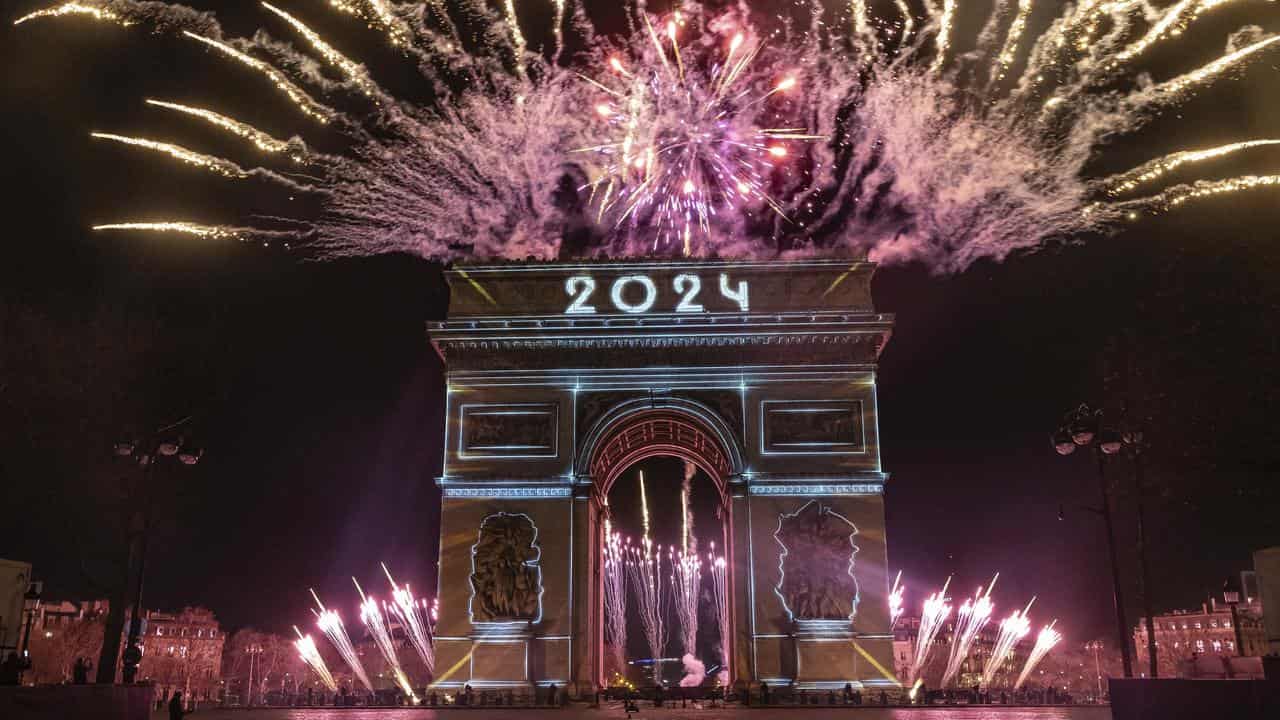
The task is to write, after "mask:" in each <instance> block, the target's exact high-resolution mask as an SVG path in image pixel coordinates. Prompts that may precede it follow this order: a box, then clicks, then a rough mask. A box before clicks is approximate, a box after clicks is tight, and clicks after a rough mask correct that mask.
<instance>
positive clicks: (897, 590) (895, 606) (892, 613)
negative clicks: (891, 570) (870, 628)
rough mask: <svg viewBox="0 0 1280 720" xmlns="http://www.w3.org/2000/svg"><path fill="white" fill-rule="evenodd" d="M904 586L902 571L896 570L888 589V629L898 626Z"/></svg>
mask: <svg viewBox="0 0 1280 720" xmlns="http://www.w3.org/2000/svg"><path fill="white" fill-rule="evenodd" d="M905 591H906V587H905V586H903V585H902V571H901V570H899V571H898V575H897V577H895V578H894V579H893V587H892V588H890V590H889V629H890V630H893V629H894V628H895V627H897V626H898V618H900V617H902V609H903V608H902V595H903V593H904V592H905Z"/></svg>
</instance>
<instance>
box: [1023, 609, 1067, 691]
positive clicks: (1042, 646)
mask: <svg viewBox="0 0 1280 720" xmlns="http://www.w3.org/2000/svg"><path fill="white" fill-rule="evenodd" d="M1056 624H1058V621H1057V620H1054V621H1053V622H1051V623H1049V624H1048V625H1045V626H1044V629H1042V630H1041V631H1040V634H1039V635H1037V636H1036V644H1035V647H1033V648H1031V654H1029V655H1028V656H1027V664H1026V665H1024V666H1023V667H1022V673H1021V674H1019V675H1018V682H1017V684H1015V685H1014V686H1013V687H1014V689H1015V690H1016V689H1018V688H1020V687H1022V685H1023V683H1025V682H1026V681H1027V678H1028V677H1030V676H1031V671H1032V670H1035V669H1036V665H1039V664H1040V661H1041V660H1043V659H1044V656H1045V655H1048V654H1049V651H1050V650H1052V649H1053V648H1054V646H1055V645H1057V644H1058V643H1059V642H1061V641H1062V634H1061V633H1059V632H1058V631H1057V630H1054V629H1053V626H1054V625H1056Z"/></svg>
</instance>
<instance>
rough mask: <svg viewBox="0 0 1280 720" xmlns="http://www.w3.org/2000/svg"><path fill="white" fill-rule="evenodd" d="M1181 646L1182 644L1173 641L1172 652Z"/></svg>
mask: <svg viewBox="0 0 1280 720" xmlns="http://www.w3.org/2000/svg"><path fill="white" fill-rule="evenodd" d="M1181 644H1182V643H1179V642H1178V641H1176V640H1175V641H1174V643H1173V649H1174V650H1177V649H1178V647H1179V646H1180V645H1181Z"/></svg>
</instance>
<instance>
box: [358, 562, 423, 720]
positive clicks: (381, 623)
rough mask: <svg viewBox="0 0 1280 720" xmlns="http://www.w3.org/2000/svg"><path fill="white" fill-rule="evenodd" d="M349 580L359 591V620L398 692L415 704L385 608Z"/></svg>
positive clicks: (414, 697)
mask: <svg viewBox="0 0 1280 720" xmlns="http://www.w3.org/2000/svg"><path fill="white" fill-rule="evenodd" d="M351 582H353V583H355V586H356V591H357V592H359V593H360V620H361V621H362V622H364V626H365V628H367V629H368V630H369V635H370V637H372V638H373V642H374V644H375V645H377V646H378V650H379V651H381V652H382V657H383V659H384V660H386V661H387V667H388V668H389V669H390V670H391V678H392V679H393V680H394V681H395V683H396V686H397V687H399V688H400V692H403V693H404V694H405V697H407V698H409V700H410V701H411V702H413V703H414V704H417V702H418V699H417V696H416V695H414V693H413V685H412V684H411V683H410V682H409V677H408V676H407V675H405V672H404V668H403V667H401V665H400V658H399V657H397V656H396V645H395V642H394V641H393V640H392V638H391V627H390V625H389V623H387V609H386V607H385V605H384V606H379V605H378V601H377V599H376V598H373V597H369V596H368V595H365V594H364V590H363V589H362V588H361V587H360V583H359V582H356V579H355V578H351Z"/></svg>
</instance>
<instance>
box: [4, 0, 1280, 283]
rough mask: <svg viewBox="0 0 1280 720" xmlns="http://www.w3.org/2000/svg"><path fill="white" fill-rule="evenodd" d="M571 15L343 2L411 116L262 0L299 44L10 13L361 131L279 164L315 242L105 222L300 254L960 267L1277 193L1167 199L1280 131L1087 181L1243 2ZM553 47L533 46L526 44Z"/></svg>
mask: <svg viewBox="0 0 1280 720" xmlns="http://www.w3.org/2000/svg"><path fill="white" fill-rule="evenodd" d="M580 3H581V0H579V2H577V3H571V2H567V1H566V0H555V2H554V3H553V5H554V13H551V14H550V16H551V17H552V18H553V21H554V27H552V28H550V32H549V33H543V32H542V29H537V30H538V32H537V34H536V35H535V34H533V31H534V30H535V28H522V27H521V22H520V16H521V15H522V13H521V12H519V3H517V2H515V0H505V2H504V3H502V6H501V9H495V8H494V7H493V4H492V3H485V2H481V0H433V2H430V3H426V4H424V5H413V4H408V3H399V2H392V1H390V0H376V1H375V0H331V2H330V3H329V6H330V7H331V8H332V9H334V10H336V11H338V12H339V13H341V14H345V15H349V16H354V17H357V18H360V19H362V20H363V21H364V22H365V23H367V24H368V26H369V27H370V28H371V29H373V30H374V31H376V32H378V33H380V34H382V35H383V36H384V37H385V38H386V40H387V41H388V42H389V43H390V44H391V45H392V46H393V47H394V48H396V49H397V50H399V51H400V52H401V54H402V55H404V57H406V58H408V59H409V60H410V62H412V63H414V64H415V65H416V66H417V68H418V69H419V70H420V72H421V73H422V75H423V79H424V80H425V83H426V86H427V87H428V88H430V90H431V93H430V98H431V99H430V100H428V101H426V102H423V103H413V102H410V101H406V100H401V99H397V98H394V97H391V96H389V95H388V94H387V93H386V92H385V91H384V90H383V89H382V88H381V87H380V86H379V85H378V83H377V82H376V81H375V80H374V78H373V75H372V74H371V73H370V72H369V71H368V69H366V68H365V67H364V66H363V65H361V64H360V63H358V62H357V61H355V60H353V59H351V58H349V57H348V56H346V55H345V54H343V53H342V52H340V51H339V50H338V49H337V48H338V45H339V44H340V43H335V42H332V41H330V40H327V39H325V38H323V37H321V36H320V35H319V34H318V33H317V32H315V31H314V30H313V29H312V27H311V26H310V25H308V24H307V20H309V18H300V17H296V16H294V15H293V14H290V13H289V12H286V11H285V10H282V9H280V8H278V7H275V6H273V5H267V4H264V6H263V11H264V13H265V15H266V17H267V18H268V19H270V21H271V22H272V23H273V25H278V26H279V27H281V28H282V29H284V30H285V31H286V32H289V33H291V34H292V35H294V36H295V37H298V38H300V39H301V42H302V49H298V48H295V47H294V46H292V45H290V44H288V43H284V42H280V41H277V40H274V39H272V38H271V37H270V36H269V35H267V34H266V33H265V32H259V33H257V34H255V35H254V36H253V37H251V38H232V37H227V36H225V34H224V33H223V31H222V29H221V27H220V26H219V25H218V23H217V22H216V20H215V19H214V18H213V17H212V16H211V15H209V14H207V13H202V12H198V11H195V10H191V9H190V8H186V7H184V6H181V5H169V4H166V3H161V2H142V1H140V0H82V1H80V2H68V3H62V4H58V5H54V6H51V7H49V8H45V9H41V10H37V11H35V12H32V13H30V14H27V15H25V16H22V17H20V18H17V19H16V22H17V23H20V24H22V25H24V27H28V28H34V27H37V26H40V25H48V24H50V23H51V22H53V21H55V19H62V21H64V22H65V21H72V20H74V19H82V20H89V21H96V22H103V23H113V24H117V25H121V26H142V27H149V28H152V29H154V30H156V31H158V32H163V33H170V34H175V35H177V36H179V37H183V38H186V39H188V40H191V41H192V44H193V46H195V47H201V48H204V49H207V50H209V51H211V52H213V53H215V54H217V55H219V56H221V57H223V58H225V59H226V60H228V61H229V62H231V63H233V64H236V65H239V66H240V67H242V68H243V69H245V70H247V71H249V72H251V73H253V74H254V75H256V76H257V78H258V79H259V81H260V82H261V87H262V88H263V89H264V90H266V91H268V92H274V93H278V94H279V96H280V97H282V98H283V99H285V100H286V101H287V102H288V103H289V105H290V106H292V107H293V108H294V109H295V110H296V111H297V112H298V113H299V115H300V118H299V119H300V120H302V121H303V122H302V123H301V129H302V130H305V131H312V130H314V129H315V126H317V125H324V126H329V127H331V128H335V129H337V130H338V131H339V132H341V133H343V134H344V135H345V136H346V137H348V138H349V140H350V146H349V150H348V152H345V153H344V154H343V155H342V156H341V157H332V158H327V161H326V162H320V163H316V166H317V167H316V170H317V171H318V176H317V177H316V178H314V179H305V180H293V179H292V178H291V176H287V175H280V176H279V177H281V178H283V179H285V180H287V181H289V182H301V183H302V184H304V185H306V186H308V187H314V188H315V189H316V190H319V191H322V192H321V193H320V195H321V197H322V198H323V199H322V202H321V204H322V210H321V211H320V212H319V214H318V215H317V216H315V217H303V218H295V221H297V222H301V223H302V225H303V226H305V229H301V230H300V229H297V228H298V227H299V225H298V224H287V225H285V226H284V227H282V228H275V227H263V228H246V227H242V226H239V225H236V224H230V225H227V226H226V227H225V228H221V226H217V225H213V224H205V223H199V222H192V221H184V220H161V221H155V222H115V223H111V224H104V225H100V226H99V227H101V228H104V229H106V228H110V229H116V230H120V229H126V228H127V229H133V230H146V231H157V232H187V233H192V232H193V231H197V230H198V232H194V234H199V235H204V236H207V237H224V238H240V239H250V240H263V241H267V242H272V241H282V240H293V241H303V240H305V241H307V243H308V245H309V247H311V248H313V250H314V251H315V252H316V253H317V254H319V255H322V256H327V257H340V256H347V255H368V254H375V253H384V252H393V251H406V252H410V253H415V254H419V255H422V256H426V257H430V258H440V259H443V258H455V257H485V258H490V257H505V258H525V257H527V256H534V257H541V258H554V257H561V256H565V255H575V254H577V255H583V254H586V255H590V254H597V253H605V254H609V255H614V256H616V255H635V254H645V255H651V254H655V253H657V254H671V255H681V254H685V255H699V256H701V255H719V256H722V257H723V256H775V255H779V254H783V255H786V254H833V255H866V256H869V257H870V258H871V259H872V260H876V261H880V262H893V261H912V260H918V261H923V262H925V263H927V264H928V265H929V266H930V267H932V268H933V269H934V270H935V271H938V272H951V271H959V270H963V269H964V268H966V267H967V266H969V265H970V264H972V263H973V262H975V261H977V260H980V259H983V258H993V259H996V260H999V259H1002V258H1004V257H1005V256H1007V255H1009V254H1010V253H1012V252H1016V251H1026V250H1032V249H1035V248H1037V247H1040V246H1041V245H1043V244H1044V243H1046V242H1047V241H1051V240H1053V239H1057V238H1067V237H1072V236H1078V235H1080V234H1082V233H1087V232H1094V231H1106V230H1107V229H1109V228H1112V227H1114V226H1116V225H1117V224H1118V223H1120V222H1122V221H1123V220H1125V219H1126V218H1140V217H1142V216H1143V215H1146V214H1150V213H1158V212H1164V211H1167V210H1170V209H1173V208H1177V207H1180V206H1184V205H1186V204H1188V203H1191V202H1193V201H1201V202H1206V201H1207V200H1208V199H1209V198H1212V197H1215V196H1220V195H1223V194H1229V193H1238V192H1245V191H1251V190H1256V189H1260V188H1269V187H1274V186H1276V185H1278V184H1280V175H1274V174H1271V175H1266V174H1263V175H1246V176H1243V177H1227V178H1222V177H1204V178H1201V179H1198V180H1196V179H1192V180H1189V181H1187V183H1186V184H1172V185H1170V184H1169V182H1170V180H1171V179H1173V178H1174V174H1173V173H1174V171H1175V169H1177V170H1178V171H1179V172H1183V171H1189V170H1190V169H1191V168H1192V167H1194V166H1195V164H1196V163H1197V162H1198V161H1200V160H1203V159H1208V158H1211V157H1217V156H1221V155H1223V154H1227V153H1231V154H1237V153H1249V152H1250V151H1251V150H1253V149H1254V148H1257V147H1259V146H1260V145H1267V144H1272V143H1274V142H1276V141H1274V140H1269V139H1266V138H1241V139H1240V140H1238V141H1236V142H1233V143H1229V144H1228V145H1225V146H1222V147H1220V148H1209V149H1207V150H1200V149H1197V150H1188V151H1180V152H1175V153H1173V154H1171V155H1168V156H1166V157H1165V158H1162V159H1158V160H1155V161H1152V163H1154V164H1152V163H1146V164H1144V165H1141V166H1139V167H1137V168H1134V169H1133V170H1129V171H1125V172H1121V173H1117V174H1116V175H1114V176H1110V177H1095V176H1092V175H1091V174H1090V168H1091V167H1093V166H1095V165H1096V164H1097V163H1093V162H1092V161H1094V160H1096V159H1097V158H1099V157H1100V156H1105V154H1106V151H1107V143H1108V142H1110V140H1111V139H1112V138H1115V137H1118V136H1122V135H1131V134H1133V133H1137V132H1140V131H1141V129H1142V127H1143V125H1144V124H1145V123H1146V122H1147V121H1148V120H1149V119H1150V118H1152V117H1154V116H1155V115H1157V114H1159V113H1162V112H1165V111H1167V110H1169V109H1170V108H1171V107H1173V106H1176V105H1177V104H1180V103H1182V102H1184V101H1186V100H1187V99H1188V98H1189V97H1191V96H1192V95H1193V94H1194V93H1196V92H1198V91H1199V90H1201V89H1202V88H1204V87H1206V86H1208V85H1210V84H1212V83H1218V82H1223V81H1225V80H1229V79H1230V78H1231V77H1232V76H1233V75H1235V74H1236V73H1237V72H1238V71H1240V70H1242V69H1243V68H1245V67H1246V66H1247V65H1249V64H1250V63H1253V62H1255V61H1256V60H1258V59H1259V58H1261V57H1264V56H1266V55H1270V54H1273V53H1274V52H1275V50H1276V48H1277V47H1280V37H1278V36H1275V35H1270V34H1266V33H1265V32H1263V31H1262V30H1260V29H1259V28H1257V27H1253V26H1249V27H1246V28H1243V29H1242V30H1241V31H1240V32H1238V33H1236V34H1234V35H1232V36H1231V37H1230V38H1229V39H1228V42H1227V43H1226V47H1225V49H1224V51H1223V52H1222V53H1221V54H1220V55H1219V56H1217V57H1216V58H1215V57H1206V58H1203V59H1201V60H1200V61H1199V63H1200V64H1198V65H1192V66H1191V68H1190V69H1187V70H1185V71H1184V72H1181V74H1176V73H1168V72H1166V73H1164V75H1163V76H1159V74H1158V73H1157V72H1155V71H1153V70H1152V68H1150V67H1146V66H1144V62H1146V59H1147V58H1148V57H1150V56H1151V55H1152V54H1153V52H1152V51H1153V50H1154V49H1155V48H1157V47H1159V46H1161V45H1171V44H1173V43H1176V42H1179V38H1185V37H1186V36H1188V35H1191V34H1193V33H1194V32H1196V31H1197V20H1198V19H1199V18H1200V17H1201V16H1202V15H1204V14H1206V13H1208V12H1209V11H1211V10H1214V9H1215V8H1219V7H1224V6H1228V5H1234V4H1239V3H1238V1H1237V0H1178V2H1175V3H1174V4H1172V5H1169V6H1168V7H1165V8H1154V7H1152V6H1150V5H1149V4H1147V3H1144V2H1138V1H1137V0H1119V1H1116V2H1094V1H1090V2H1080V3H1072V4H1066V5H1064V6H1063V9H1062V10H1061V11H1060V13H1059V14H1057V15H1056V16H1053V17H1047V18H1046V17H1043V16H1044V15H1046V13H1038V12H1034V11H1033V3H1032V1H1031V0H1017V1H1016V2H1014V0H1001V1H1000V2H995V3H993V4H992V8H993V9H992V11H991V13H990V15H989V17H988V18H987V20H986V22H985V23H982V24H981V30H980V32H978V33H977V35H976V36H975V37H973V38H966V37H962V30H961V28H963V27H968V26H970V25H972V23H970V22H967V21H966V22H962V21H961V20H962V18H961V17H960V16H961V15H962V14H968V13H971V12H972V11H970V10H968V9H967V8H961V6H960V3H959V2H957V1H956V0H941V2H937V3H934V2H927V3H924V4H923V5H922V6H920V7H919V8H915V9H913V8H912V7H911V5H909V4H907V3H905V2H902V0H895V2H894V3H892V4H890V3H880V4H878V9H877V10H872V8H871V5H870V4H869V3H866V2H864V0H856V1H855V2H851V3H844V4H835V6H834V7H832V8H828V7H826V5H829V4H822V3H796V4H795V7H794V8H789V9H788V10H786V11H784V12H782V13H780V15H779V16H778V17H775V16H766V14H765V13H763V12H756V11H754V10H753V9H752V8H751V7H750V6H749V5H748V4H747V3H738V4H736V5H733V6H732V7H731V8H730V9H728V10H724V11H712V10H707V9H705V8H703V7H702V6H700V5H697V4H694V3H680V2H678V3H676V4H675V8H674V9H673V10H672V11H671V12H667V13H654V12H650V11H649V10H648V9H647V6H646V4H645V3H643V2H636V3H628V4H627V5H626V17H627V23H626V29H622V28H601V27H595V26H593V25H592V23H591V21H590V20H589V19H588V13H587V12H585V9H584V8H583V6H582V5H581V4H580ZM311 12H312V13H314V12H318V11H311ZM1257 12H1266V13H1270V12H1271V10H1269V9H1268V10H1262V11H1257ZM881 13H883V14H881ZM779 17H781V18H782V19H781V21H780V20H779ZM526 30H527V31H528V34H526ZM544 36H549V37H551V38H552V39H553V43H552V46H551V47H548V48H546V49H544V50H539V49H538V48H537V46H536V44H533V45H531V44H530V42H529V41H528V39H527V38H529V37H544ZM1153 76H1154V77H1153ZM262 81H265V82H262ZM357 101H358V102H357ZM173 109H177V108H173ZM179 111H180V112H187V110H179ZM189 114H193V115H195V116H197V117H201V118H203V119H205V120H206V121H208V122H210V123H212V124H213V125H214V126H215V127H220V128H222V129H223V130H225V131H227V132H229V133H231V134H232V135H235V136H238V137H240V138H242V139H244V140H245V141H247V142H249V143H251V144H252V145H254V146H255V147H257V148H258V149H259V150H261V151H263V152H264V153H266V155H267V159H268V160H270V159H272V158H281V159H283V160H284V161H285V162H294V163H296V162H298V161H299V158H306V157H308V155H307V153H306V152H305V147H306V146H305V145H304V144H302V141H301V140H298V141H297V143H294V142H293V141H292V140H291V141H289V143H290V144H289V146H288V147H289V149H288V150H287V151H286V150H285V149H284V148H282V146H280V145H279V144H278V143H279V141H275V140H274V139H273V138H271V137H270V136H269V135H266V134H265V133H263V132H262V131H260V130H257V129H256V128H253V127H251V126H247V125H245V124H243V123H239V122H238V121H232V120H230V119H229V118H227V117H226V116H224V115H221V114H220V113H218V112H215V111H213V110H203V109H201V110H200V112H198V113H196V112H190V113H189ZM119 137H128V136H126V135H121V136H119ZM151 142H154V141H151ZM130 144H131V145H133V146H134V147H139V148H143V149H148V150H154V151H158V152H161V153H164V154H166V155H168V156H170V157H172V158H174V159H177V160H179V161H182V162H192V163H195V164H197V165H200V166H203V167H205V168H208V169H210V170H213V171H215V172H219V173H221V174H223V175H226V176H227V177H229V178H231V179H232V180H236V179H243V178H244V177H245V176H246V175H262V176H265V177H271V178H272V179H276V178H275V177H273V176H269V175H264V173H266V172H268V170H266V169H264V170H263V173H257V172H255V171H254V170H251V169H244V168H242V167H241V166H239V165H237V164H235V163H231V161H230V160H224V159H221V158H213V157H212V156H208V155H206V154H203V153H199V152H198V151H195V150H188V149H187V148H185V147H183V146H180V145H172V144H170V146H168V147H158V146H156V145H147V144H145V143H141V142H137V143H130ZM1206 153H1207V154H1206ZM227 163H230V164H227ZM270 172H276V173H278V172H279V171H276V170H270ZM286 189H289V188H286ZM1139 193H1142V194H1139ZM1122 194H1123V195H1124V197H1121V195H1122ZM215 228H220V229H216V230H215Z"/></svg>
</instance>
